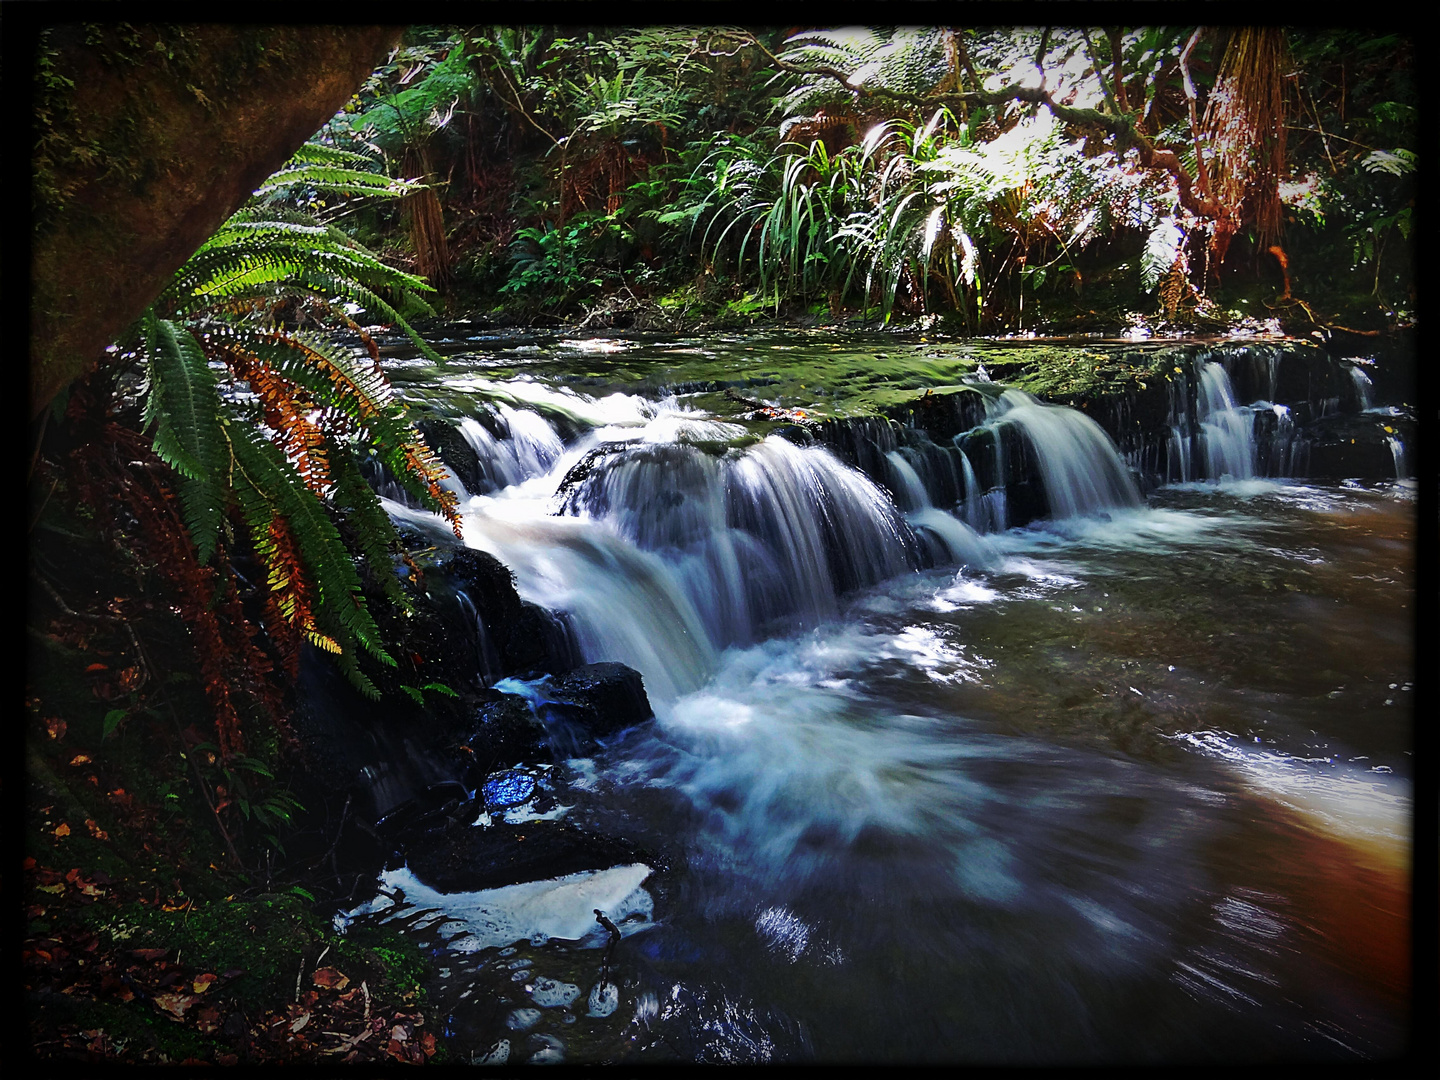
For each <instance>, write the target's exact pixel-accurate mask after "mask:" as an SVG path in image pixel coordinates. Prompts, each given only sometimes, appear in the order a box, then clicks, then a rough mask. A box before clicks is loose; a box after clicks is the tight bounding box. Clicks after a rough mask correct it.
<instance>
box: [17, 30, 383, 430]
mask: <svg viewBox="0 0 1440 1080" xmlns="http://www.w3.org/2000/svg"><path fill="white" fill-rule="evenodd" d="M400 31H401V28H400V27H383V26H253V25H228V26H227V25H212V24H206V25H187V26H175V25H138V26H132V25H130V24H126V23H114V24H110V23H105V24H85V23H76V24H67V25H60V26H52V27H49V28H48V29H44V30H41V31H40V33H39V34H38V35H37V48H36V50H35V54H34V59H35V65H36V66H35V116H36V130H35V136H36V139H35V144H34V158H33V165H34V188H33V210H34V215H35V216H34V223H33V229H32V247H31V306H30V314H31V326H30V415H31V417H32V418H33V417H35V416H38V415H39V414H40V412H41V411H42V410H43V409H44V408H45V407H46V406H47V405H48V404H49V402H50V401H51V400H52V399H53V398H54V396H55V395H56V394H57V393H59V392H60V391H61V390H62V389H63V388H64V387H66V386H68V385H69V383H70V382H71V381H73V380H74V379H76V378H77V377H79V376H80V375H81V374H83V373H84V372H86V371H87V370H89V369H90V368H91V367H92V366H93V365H95V364H96V363H97V362H99V361H100V360H101V359H102V358H103V357H104V355H105V350H106V347H107V346H109V345H110V344H111V343H112V341H113V340H114V339H115V337H116V335H118V334H119V333H121V331H123V330H124V329H125V327H126V326H128V325H129V324H130V323H131V322H132V321H133V320H134V319H135V318H136V317H137V316H138V315H139V314H140V313H141V312H142V311H144V309H145V308H146V306H148V305H149V304H150V303H151V302H152V301H153V300H154V299H155V297H156V296H158V295H159V293H160V291H161V289H162V288H164V286H165V284H166V283H167V282H168V281H169V280H170V277H171V276H172V275H173V274H174V273H175V271H176V270H177V269H179V267H180V266H181V265H182V264H183V263H184V262H185V260H186V259H187V258H189V257H190V256H191V255H192V254H193V253H194V252H195V250H196V249H197V248H198V247H199V246H200V245H201V244H202V243H204V241H205V240H206V239H207V238H208V237H209V236H210V235H211V234H212V233H214V231H215V230H216V229H217V228H219V226H220V225H221V223H222V222H224V221H225V219H226V218H227V217H229V216H230V215H231V214H232V213H234V212H235V210H236V209H238V208H239V207H240V205H241V204H242V203H243V202H244V201H245V199H246V198H248V197H249V195H250V194H251V192H253V191H254V190H255V188H256V187H258V186H259V184H260V183H261V181H263V180H264V179H265V177H267V176H268V175H270V173H272V172H274V171H275V170H276V169H277V168H279V167H280V166H281V165H282V164H284V162H285V161H286V159H287V158H289V157H290V155H291V154H293V153H294V152H295V151H296V150H297V149H298V148H299V147H300V146H301V145H302V144H303V143H304V142H305V140H306V139H308V138H309V137H310V136H311V135H313V134H314V133H315V131H316V130H318V129H319V127H320V125H321V124H323V123H324V122H325V121H326V120H327V119H328V118H329V117H330V116H332V115H333V114H334V113H335V112H336V111H337V110H338V109H339V108H340V107H341V106H342V105H344V103H345V102H346V101H347V100H348V99H349V98H350V96H351V95H352V94H354V93H355V92H356V90H358V89H359V87H360V85H361V84H362V83H363V82H364V80H365V77H366V76H367V75H369V73H370V72H371V71H372V70H373V69H374V68H375V67H376V65H377V64H379V63H380V62H381V61H383V60H384V58H385V56H386V54H387V52H388V51H389V50H390V49H391V48H393V47H394V45H395V44H396V43H397V42H398V41H399V38H400Z"/></svg>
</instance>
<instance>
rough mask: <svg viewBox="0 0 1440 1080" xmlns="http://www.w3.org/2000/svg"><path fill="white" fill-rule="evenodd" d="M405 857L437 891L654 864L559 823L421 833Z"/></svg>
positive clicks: (612, 841)
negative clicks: (428, 834) (643, 863)
mask: <svg viewBox="0 0 1440 1080" xmlns="http://www.w3.org/2000/svg"><path fill="white" fill-rule="evenodd" d="M406 858H407V861H408V864H409V867H410V871H411V873H413V874H414V875H415V876H416V877H417V878H419V879H420V880H421V881H422V882H424V883H425V884H426V885H429V886H430V887H431V888H432V889H437V890H439V891H440V892H474V891H478V890H480V889H498V888H501V887H502V886H505V885H514V884H517V883H519V882H523V881H544V880H546V879H548V878H554V877H563V876H565V875H566V874H578V873H581V872H583V871H586V870H607V869H609V868H610V867H612V866H623V865H626V864H628V863H633V862H645V863H647V864H649V865H653V863H652V862H651V860H649V859H647V858H644V857H642V856H641V854H640V853H639V852H637V851H636V849H635V848H633V847H631V846H630V845H629V844H627V843H625V842H624V841H623V840H616V839H612V838H610V837H606V836H599V835H596V834H594V833H590V832H586V831H585V830H583V829H580V828H577V827H576V826H574V825H570V824H568V823H566V822H563V821H527V822H525V823H524V824H522V825H508V824H497V825H490V826H488V827H484V828H477V827H471V826H468V825H462V826H456V827H453V828H449V829H446V830H444V831H443V832H441V833H438V834H432V835H430V836H427V837H425V839H424V842H423V843H416V844H415V845H413V846H412V847H411V848H410V850H409V851H408V852H407V853H406Z"/></svg>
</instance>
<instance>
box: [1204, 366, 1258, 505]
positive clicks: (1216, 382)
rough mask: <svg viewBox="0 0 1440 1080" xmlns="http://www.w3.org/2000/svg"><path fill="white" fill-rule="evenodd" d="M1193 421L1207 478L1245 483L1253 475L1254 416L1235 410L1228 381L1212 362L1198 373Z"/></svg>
mask: <svg viewBox="0 0 1440 1080" xmlns="http://www.w3.org/2000/svg"><path fill="white" fill-rule="evenodd" d="M1195 418H1196V420H1197V422H1198V423H1199V425H1200V438H1201V440H1202V442H1203V443H1204V447H1205V464H1206V469H1207V473H1206V475H1207V476H1209V477H1211V478H1213V479H1216V480H1218V479H1220V478H1222V477H1229V478H1231V479H1235V480H1248V479H1250V478H1251V477H1252V476H1254V475H1255V465H1254V439H1253V435H1254V431H1255V417H1254V412H1253V410H1251V409H1248V408H1237V407H1236V405H1235V396H1234V391H1233V390H1232V389H1231V386H1230V377H1229V376H1228V375H1226V374H1225V368H1224V366H1223V365H1222V364H1219V363H1216V362H1215V361H1213V360H1210V361H1207V362H1206V363H1205V366H1204V367H1202V368H1201V369H1200V387H1199V397H1198V399H1197V401H1196V405H1195Z"/></svg>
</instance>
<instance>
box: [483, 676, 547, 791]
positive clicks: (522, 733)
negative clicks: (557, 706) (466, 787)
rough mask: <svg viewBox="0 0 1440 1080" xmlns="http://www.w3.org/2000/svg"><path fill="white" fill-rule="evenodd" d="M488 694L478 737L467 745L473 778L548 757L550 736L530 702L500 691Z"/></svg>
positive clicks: (492, 691)
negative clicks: (473, 769) (517, 763)
mask: <svg viewBox="0 0 1440 1080" xmlns="http://www.w3.org/2000/svg"><path fill="white" fill-rule="evenodd" d="M488 693H489V695H491V699H490V700H489V701H486V702H484V703H483V704H482V705H481V706H480V708H479V709H478V710H477V711H476V714H475V720H476V727H475V733H474V734H473V735H472V736H471V737H470V738H469V739H468V740H467V741H466V746H467V747H468V748H469V752H470V754H471V756H472V758H473V760H474V767H475V770H476V772H475V773H474V774H472V775H473V776H475V777H477V778H478V777H483V776H485V775H486V774H488V773H490V772H491V771H493V770H495V769H503V768H507V767H508V766H511V765H514V764H515V763H516V762H519V761H534V760H537V759H540V758H544V757H548V756H549V753H548V751H547V749H546V748H547V746H548V745H549V734H548V733H547V732H546V730H545V725H544V724H542V723H541V722H540V721H539V720H538V719H536V717H535V712H534V710H533V709H532V708H531V707H530V702H528V701H526V700H525V699H524V698H523V697H520V696H518V695H516V694H503V693H501V692H500V691H498V690H491V691H489V692H488ZM471 786H472V787H473V786H475V784H472V785H471Z"/></svg>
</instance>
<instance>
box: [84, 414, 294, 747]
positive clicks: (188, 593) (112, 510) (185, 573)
mask: <svg viewBox="0 0 1440 1080" xmlns="http://www.w3.org/2000/svg"><path fill="white" fill-rule="evenodd" d="M71 468H72V470H73V473H74V475H75V477H76V481H77V485H76V486H77V492H78V494H79V496H80V498H81V499H82V500H83V501H84V502H85V503H86V504H88V505H90V506H93V507H96V508H97V509H103V510H104V511H105V512H106V515H107V518H108V524H107V525H106V526H105V532H106V534H107V535H112V536H118V535H119V533H121V532H126V533H128V534H129V537H130V539H129V543H130V544H131V545H133V546H134V547H135V549H136V551H137V554H138V555H139V556H140V557H141V559H142V560H143V564H144V565H145V566H146V567H147V568H148V570H147V572H148V573H151V574H154V575H156V576H157V578H158V581H156V582H155V583H154V584H151V585H148V586H146V587H145V588H146V591H147V600H149V601H151V602H153V600H156V599H158V600H161V601H162V602H163V603H164V604H165V606H166V607H168V608H170V609H171V610H173V611H175V612H176V614H177V615H178V616H179V617H180V618H181V619H182V620H183V621H184V623H185V624H186V625H187V626H188V627H189V628H190V641H191V643H192V645H193V647H194V650H195V659H196V662H197V668H198V673H199V676H200V681H201V684H202V687H203V691H204V694H205V697H206V700H207V702H208V704H209V706H210V712H211V717H212V720H213V723H214V729H215V742H216V745H217V746H218V747H219V749H220V752H221V754H222V755H224V756H229V755H233V754H238V753H243V752H244V749H245V739H244V733H243V726H242V717H241V706H240V701H241V700H242V699H248V700H249V701H250V702H251V704H252V705H253V706H255V707H256V708H258V710H259V712H260V713H261V714H262V716H265V717H266V718H268V719H269V720H270V721H271V722H272V723H274V724H275V725H276V726H277V727H279V728H281V729H282V730H283V729H284V727H285V725H284V723H283V703H282V700H281V696H280V692H279V689H278V687H276V686H275V685H274V683H273V682H272V681H271V680H270V679H269V678H268V676H269V674H270V672H271V670H272V665H271V662H270V660H269V658H268V657H267V656H266V655H265V653H264V651H263V650H262V649H260V648H259V647H258V645H257V644H256V642H255V637H256V635H257V633H258V631H257V628H256V627H254V626H253V625H252V624H251V623H250V621H249V620H248V619H247V618H246V616H245V613H244V608H243V605H242V603H241V601H240V596H239V590H238V582H237V579H236V577H235V575H234V574H232V573H229V572H226V571H228V566H222V567H217V566H211V565H207V564H203V563H201V562H200V561H199V560H198V559H197V558H196V557H195V552H194V544H193V542H192V541H191V539H190V535H189V533H188V531H187V530H186V527H185V523H184V515H183V513H182V511H181V509H180V507H179V505H178V503H179V499H178V497H177V495H176V494H175V492H174V490H173V489H172V488H171V487H170V483H169V476H170V473H169V470H168V469H166V468H165V467H164V465H163V464H162V463H161V462H160V461H159V459H158V458H156V457H155V455H154V453H153V451H152V449H151V447H150V445H149V444H148V442H147V440H145V439H144V437H143V436H141V435H139V434H138V433H136V432H134V431H132V430H130V429H128V428H126V427H123V426H121V425H120V424H118V423H115V422H114V421H110V422H107V423H105V424H104V425H103V426H102V428H101V430H100V432H99V433H98V437H97V438H95V439H93V440H91V441H90V442H88V443H87V444H86V445H84V446H83V447H82V448H81V449H80V450H78V451H76V453H75V454H73V455H72V458H71ZM127 521H128V524H126V523H125V522H127ZM111 542H115V541H114V540H112V541H111ZM150 593H156V594H158V595H156V596H150V595H148V594H150ZM118 603H119V601H117V604H118ZM145 606H146V607H149V603H147V604H146V605H145ZM120 610H121V612H122V615H123V611H124V605H123V604H122V605H120Z"/></svg>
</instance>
